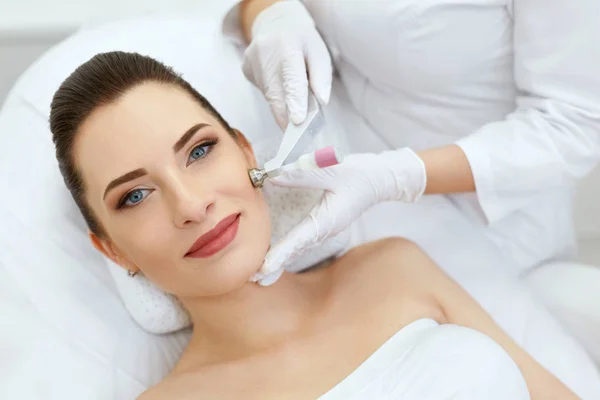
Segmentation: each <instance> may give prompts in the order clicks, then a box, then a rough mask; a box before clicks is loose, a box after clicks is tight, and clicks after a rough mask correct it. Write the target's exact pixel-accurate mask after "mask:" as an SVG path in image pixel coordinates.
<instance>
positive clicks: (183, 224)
mask: <svg viewBox="0 0 600 400" xmlns="http://www.w3.org/2000/svg"><path fill="white" fill-rule="evenodd" d="M196 186H197V185H196ZM193 189H195V188H192V187H190V186H186V185H183V184H182V185H178V186H177V187H176V188H175V190H174V191H173V194H172V196H173V199H172V201H171V204H172V206H171V207H172V213H173V222H174V224H175V226H176V227H177V228H180V229H184V228H187V227H189V226H193V225H194V224H196V223H200V222H202V221H203V220H204V219H205V218H206V215H207V213H208V212H209V210H210V208H211V207H212V206H213V204H214V199H213V198H212V197H211V196H210V193H209V192H208V191H202V190H193Z"/></svg>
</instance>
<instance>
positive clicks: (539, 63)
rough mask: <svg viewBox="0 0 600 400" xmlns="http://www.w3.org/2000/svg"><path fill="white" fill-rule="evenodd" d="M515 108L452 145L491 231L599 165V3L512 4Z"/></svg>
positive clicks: (541, 0) (546, 0) (536, 0)
mask: <svg viewBox="0 0 600 400" xmlns="http://www.w3.org/2000/svg"><path fill="white" fill-rule="evenodd" d="M512 12H513V18H514V74H515V82H516V86H517V89H518V98H517V103H516V104H517V108H516V110H515V111H514V112H513V113H511V114H510V115H508V116H507V117H506V119H505V120H503V121H499V122H494V123H491V124H488V125H485V126H483V127H482V128H481V129H479V130H478V131H476V132H475V133H473V134H471V135H470V136H467V137H465V138H463V139H461V140H459V141H458V142H457V144H458V145H459V146H460V147H461V148H462V149H463V151H464V152H465V154H466V156H467V158H468V160H469V163H470V165H471V168H472V171H473V175H474V179H475V186H476V190H477V195H478V199H479V203H480V205H481V207H482V209H483V211H484V213H485V215H486V217H487V219H488V223H493V222H495V221H498V220H500V219H502V218H503V217H505V216H507V215H508V214H510V213H511V212H512V211H515V210H517V209H520V208H522V207H524V206H526V205H527V204H528V202H529V201H530V199H531V197H532V195H533V194H535V193H539V192H540V191H542V190H544V189H549V188H553V187H557V186H559V185H564V184H572V183H574V182H575V180H576V179H577V178H581V177H583V176H584V175H586V174H587V173H588V172H590V171H591V170H592V169H593V167H594V166H595V165H596V164H597V162H598V161H599V160H600V1H599V0H568V1H566V0H512Z"/></svg>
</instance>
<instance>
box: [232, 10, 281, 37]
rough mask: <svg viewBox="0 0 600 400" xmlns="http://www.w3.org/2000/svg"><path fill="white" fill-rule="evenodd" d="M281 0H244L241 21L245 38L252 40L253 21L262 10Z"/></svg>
mask: <svg viewBox="0 0 600 400" xmlns="http://www.w3.org/2000/svg"><path fill="white" fill-rule="evenodd" d="M278 1H280V0H244V1H243V2H242V4H241V5H240V19H241V21H240V23H241V24H242V30H243V32H244V38H246V41H248V42H250V40H251V39H252V23H253V22H254V19H255V18H256V16H257V15H258V14H260V12H261V11H262V10H264V9H265V8H267V7H269V6H270V5H272V4H275V3H277V2H278Z"/></svg>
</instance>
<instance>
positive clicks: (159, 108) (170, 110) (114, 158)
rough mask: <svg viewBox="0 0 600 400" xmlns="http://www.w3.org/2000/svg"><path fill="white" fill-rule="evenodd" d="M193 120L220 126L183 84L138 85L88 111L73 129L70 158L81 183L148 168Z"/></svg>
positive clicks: (170, 148) (91, 184)
mask: <svg viewBox="0 0 600 400" xmlns="http://www.w3.org/2000/svg"><path fill="white" fill-rule="evenodd" d="M198 123H207V124H209V125H212V126H213V127H215V130H217V131H224V129H223V128H222V127H221V125H220V124H219V122H218V121H217V119H216V118H214V117H213V116H212V115H210V113H208V111H206V110H205V109H204V108H202V106H201V105H200V104H199V103H198V102H197V101H196V100H195V99H193V97H192V96H191V95H189V94H188V93H187V92H185V91H184V90H183V89H180V88H178V87H176V86H173V85H167V84H159V83H148V84H144V85H140V86H138V87H135V88H134V89H132V90H130V91H129V92H127V93H125V94H124V95H123V96H121V97H120V98H119V99H117V100H116V101H114V102H112V103H110V104H108V105H105V106H102V107H98V108H97V109H96V110H94V111H93V112H92V113H91V114H90V116H89V117H88V118H87V119H86V121H85V122H84V123H83V125H82V126H81V127H80V130H79V132H78V137H77V140H76V142H75V148H74V158H75V162H76V164H77V165H78V167H79V169H80V171H81V173H82V174H83V178H84V180H85V181H86V186H92V187H93V186H94V183H97V184H106V183H107V182H108V181H109V180H112V179H114V178H115V177H117V176H119V175H122V174H124V173H126V172H129V171H131V170H134V169H137V168H142V167H145V168H148V167H150V166H149V165H147V164H148V162H149V161H152V160H156V159H159V158H160V155H161V154H165V155H166V154H167V153H166V152H169V154H172V151H173V150H172V146H173V144H174V143H175V142H176V141H177V139H179V138H180V137H181V135H183V134H184V133H185V132H186V131H187V130H188V129H189V128H190V127H192V126H193V125H195V124H198ZM90 189H92V188H91V187H90Z"/></svg>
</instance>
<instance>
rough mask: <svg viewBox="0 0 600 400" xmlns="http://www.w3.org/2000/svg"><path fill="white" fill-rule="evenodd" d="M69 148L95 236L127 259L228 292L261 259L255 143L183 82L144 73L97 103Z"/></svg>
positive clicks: (265, 223) (170, 284) (266, 222)
mask: <svg viewBox="0 0 600 400" xmlns="http://www.w3.org/2000/svg"><path fill="white" fill-rule="evenodd" d="M74 156H75V162H76V165H77V166H78V168H79V170H80V171H81V174H82V178H83V181H84V182H85V188H86V199H87V201H88V204H89V206H90V207H91V208H92V210H93V212H94V213H95V215H96V217H97V218H98V220H99V221H100V224H101V225H102V227H103V228H104V231H105V233H106V236H107V237H106V238H98V237H96V236H95V235H93V234H90V236H91V238H92V242H93V243H94V245H95V246H96V247H97V248H98V249H99V250H101V251H102V252H103V253H105V254H106V255H107V256H109V257H110V258H111V259H113V261H115V262H117V263H118V264H120V265H121V266H123V267H124V268H127V269H129V270H132V271H137V270H141V271H142V272H143V273H144V274H145V275H146V276H147V277H148V278H149V279H150V280H152V281H153V282H154V283H156V284H157V285H159V286H160V287H161V288H162V289H164V290H165V291H167V292H169V293H172V294H174V295H177V296H180V297H181V296H211V295H219V294H224V293H227V292H230V291H232V290H235V289H237V288H239V287H241V286H242V285H243V284H245V283H246V282H248V279H249V278H250V276H251V275H252V274H254V273H255V272H256V271H257V270H258V268H259V267H260V266H261V264H262V261H263V258H264V256H265V254H266V252H267V250H268V247H269V243H270V236H271V230H270V219H269V214H268V209H267V205H266V202H265V201H264V199H263V197H262V194H261V192H260V191H259V190H257V189H255V188H254V187H253V186H252V184H251V182H250V179H249V177H248V173H247V170H248V169H249V168H252V167H254V166H255V160H254V155H253V153H252V149H251V147H250V145H249V144H248V143H247V142H246V141H245V139H244V138H243V137H241V140H237V141H236V140H235V139H234V138H233V137H232V136H231V135H230V134H229V133H228V132H227V131H226V130H225V128H223V126H221V124H220V123H219V122H218V120H217V119H216V118H214V117H213V116H211V115H210V113H209V112H207V111H206V110H204V109H203V108H202V107H201V106H200V105H199V104H198V103H197V102H196V101H195V100H194V99H193V98H192V97H191V96H190V95H189V94H187V93H186V92H185V91H183V90H182V89H180V88H178V87H176V86H172V85H166V84H157V83H147V84H144V85H141V86H138V87H136V88H134V89H133V90H131V91H129V92H127V93H126V94H125V95H123V96H122V97H121V98H119V99H118V100H117V101H115V102H113V103H111V104H109V105H106V106H102V107H100V108H98V109H96V110H95V111H94V112H93V113H92V114H91V115H90V116H89V118H88V119H87V120H86V121H85V123H84V124H83V125H82V126H81V129H80V131H79V136H78V139H77V142H76V144H75V148H74ZM215 227H216V229H215ZM190 251H192V252H190Z"/></svg>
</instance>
